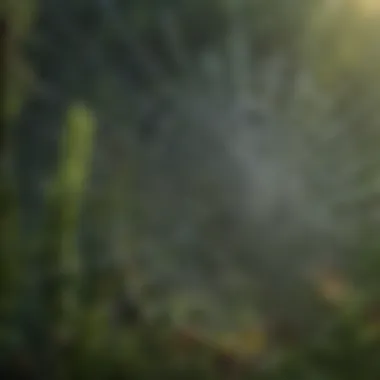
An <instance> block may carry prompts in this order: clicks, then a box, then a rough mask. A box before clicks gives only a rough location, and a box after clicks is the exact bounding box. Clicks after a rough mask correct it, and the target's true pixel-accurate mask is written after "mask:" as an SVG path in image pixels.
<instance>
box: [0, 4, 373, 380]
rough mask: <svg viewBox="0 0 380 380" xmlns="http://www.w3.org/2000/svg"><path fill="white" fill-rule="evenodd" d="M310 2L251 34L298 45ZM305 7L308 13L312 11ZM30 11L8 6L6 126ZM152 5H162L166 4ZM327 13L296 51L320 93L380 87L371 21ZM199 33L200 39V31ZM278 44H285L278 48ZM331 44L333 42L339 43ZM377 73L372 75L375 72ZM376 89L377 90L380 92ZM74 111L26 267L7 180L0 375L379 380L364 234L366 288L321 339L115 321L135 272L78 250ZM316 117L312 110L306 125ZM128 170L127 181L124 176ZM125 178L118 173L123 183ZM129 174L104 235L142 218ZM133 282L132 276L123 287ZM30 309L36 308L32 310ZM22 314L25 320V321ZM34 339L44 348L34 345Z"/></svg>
mask: <svg viewBox="0 0 380 380" xmlns="http://www.w3.org/2000/svg"><path fill="white" fill-rule="evenodd" d="M16 3H17V5H16ZM139 3H140V7H139V8H136V9H137V10H136V12H135V13H134V20H133V22H135V23H136V24H137V26H136V28H137V29H141V30H143V31H144V32H145V31H146V30H147V29H150V28H149V27H150V23H151V19H152V12H153V11H151V10H150V8H149V6H151V5H152V3H151V2H147V3H148V5H149V6H148V5H147V4H145V2H144V4H143V2H139ZM202 3H203V2H202ZM206 3H207V4H206V5H208V6H209V7H210V9H212V10H213V11H215V8H216V7H217V6H220V7H221V6H222V3H221V2H214V1H213V2H211V1H208V2H206ZM305 3H306V1H286V2H285V1H284V2H281V7H278V8H277V5H278V3H277V2H276V1H255V2H252V14H253V16H252V17H253V19H254V20H255V22H253V23H252V24H253V25H252V29H253V31H252V33H257V40H260V39H262V40H263V41H271V40H275V42H276V44H275V45H276V46H275V47H273V48H274V49H277V48H279V46H278V45H281V44H284V45H286V44H290V45H292V46H294V42H293V43H290V42H289V40H292V41H293V40H294V38H295V37H294V34H297V33H298V32H297V30H296V31H295V30H294V29H293V30H292V31H289V28H290V26H292V27H294V28H295V29H296V28H297V27H296V26H295V21H296V20H300V19H302V17H303V16H304V15H305V12H309V11H310V9H309V8H308V9H307V10H305V9H303V10H302V11H301V10H300V9H299V7H300V5H301V4H305ZM307 3H308V4H307V5H308V6H309V7H310V8H312V5H313V4H314V2H311V1H310V2H307ZM188 4H190V3H188ZM192 4H193V7H194V8H191V7H190V6H189V5H188V8H186V12H188V15H189V16H188V17H189V18H190V19H192V17H194V16H193V15H194V14H195V15H196V17H200V18H202V21H204V22H202V28H207V22H208V21H209V20H210V19H209V17H210V16H209V15H208V13H207V12H205V13H206V14H207V15H208V16H207V17H205V20H203V16H202V17H201V16H200V12H199V11H198V8H197V7H200V6H201V2H193V3H192ZM223 4H224V3H223ZM33 5H34V2H32V1H30V2H26V1H24V2H16V1H14V2H12V10H13V11H12V12H13V13H11V15H12V16H10V17H11V24H12V26H13V28H14V30H15V32H14V34H13V32H12V35H14V36H15V37H14V38H13V37H12V43H11V45H12V46H11V52H9V56H10V60H11V61H12V62H15V61H17V62H18V64H15V65H11V66H12V70H11V71H12V72H13V74H12V75H10V77H11V78H12V79H10V80H9V83H8V87H7V100H6V102H7V103H6V104H7V106H6V110H7V120H8V119H9V120H11V119H12V118H13V117H16V116H18V114H19V113H20V112H22V107H21V105H22V104H23V100H24V98H25V97H26V90H25V82H23V81H22V80H21V77H23V75H22V74H21V73H27V72H28V70H27V68H26V67H25V65H24V64H23V63H21V58H20V56H19V55H18V54H16V53H15V51H17V48H16V46H18V43H19V39H21V36H24V35H25V33H26V31H27V30H28V25H29V22H30V20H31V19H32V18H33V17H32V16H31V15H32V14H33V13H32V9H33ZM155 5H156V6H158V2H157V3H155ZM305 7H306V5H305ZM296 9H297V12H296V11H295V10H296ZM298 12H299V13H300V14H298ZM322 14H324V13H323V12H322V10H321V13H318V14H316V13H314V15H315V20H314V21H315V24H313V25H312V27H311V28H310V30H311V32H310V34H308V35H307V36H303V37H305V40H304V41H302V43H303V44H304V45H302V48H300V50H301V51H302V53H303V54H305V56H306V58H305V60H306V61H309V63H310V67H311V69H312V70H314V72H315V77H316V78H317V81H319V83H320V84H321V87H325V88H329V89H331V92H333V93H335V91H336V92H337V93H338V92H339V91H340V89H341V88H342V87H343V82H344V81H345V78H346V77H345V76H343V71H344V73H345V74H346V75H348V74H351V73H354V74H355V75H357V76H360V77H361V78H364V79H363V81H368V80H369V79H371V78H373V71H370V72H368V70H369V69H368V65H366V64H365V65H364V66H363V63H368V62H367V61H368V60H370V58H369V57H370V55H369V54H370V53H373V51H372V50H371V48H370V47H368V46H365V43H364V42H363V41H367V40H366V39H365V35H366V34H365V33H366V29H365V28H366V27H365V25H363V21H360V22H358V24H359V25H357V24H355V25H354V26H353V24H352V23H348V22H347V20H348V19H350V17H353V15H352V14H339V15H338V16H339V17H338V18H342V19H343V21H339V22H338V20H337V18H332V19H330V20H326V18H323V17H322V16H321V15H322ZM264 16H265V17H264ZM274 16H276V17H274ZM126 18H128V17H127V16H126ZM214 21H215V20H214ZM189 24H191V23H189ZM194 24H195V23H194ZM273 24H275V27H274V26H273ZM297 25H298V24H297ZM348 25H349V26H348ZM322 29H323V31H324V33H322V32H321V30H322ZM202 30H203V29H202ZM285 31H286V33H285ZM358 31H359V32H358ZM192 32H193V33H194V36H195V35H197V32H199V31H197V30H192ZM285 34H286V36H285ZM279 35H282V37H283V39H281V38H278V39H277V37H278V36H279ZM331 35H334V38H333V39H331V38H330V37H331ZM195 39H196V38H195V37H194V40H195ZM295 39H296V40H297V41H298V39H297V38H295ZM317 40H318V41H317ZM372 42H373V41H372ZM258 45H260V43H258ZM268 45H270V44H269V43H268ZM305 45H306V48H305ZM315 46H320V47H319V49H317V48H315ZM371 46H373V45H371ZM327 52H328V53H327ZM13 55H14V56H13ZM16 56H17V57H16ZM371 63H372V64H373V61H371ZM373 66H374V65H373ZM343 69H344V70H343ZM342 70H343V71H342ZM371 70H374V69H373V67H372V66H371ZM347 73H348V74H347ZM363 73H365V75H364V74H363ZM25 75H26V76H28V75H27V74H25ZM21 82H22V83H23V84H21ZM375 86H376V89H377V91H378V88H380V84H379V83H376V84H375ZM377 95H378V93H377ZM376 99H378V98H376ZM112 102H113V101H112ZM112 102H111V103H112ZM115 107H116V105H115ZM66 111H67V112H66V115H67V118H66V120H65V122H64V125H63V133H62V136H61V138H60V160H59V165H58V167H57V168H56V173H55V175H54V178H53V180H52V182H51V186H49V188H48V191H47V194H46V209H47V211H46V219H45V225H44V230H43V231H41V236H39V237H38V242H39V244H38V245H37V248H36V249H33V251H34V252H33V255H31V256H32V257H29V256H28V257H26V256H27V252H28V253H30V251H31V249H30V247H25V242H23V241H20V235H19V231H18V227H19V226H18V213H19V200H18V197H17V194H18V191H17V189H15V186H14V183H13V181H12V178H11V176H8V172H7V171H5V170H2V172H1V173H0V174H1V182H0V318H1V319H0V323H1V326H0V370H1V371H3V372H4V373H5V376H10V375H9V374H10V373H14V371H15V370H16V367H17V370H18V371H24V373H23V375H24V378H32V376H35V377H36V378H46V379H53V380H55V379H87V378H88V379H94V380H96V379H99V380H102V379H127V378H133V379H137V380H138V379H152V378H156V377H157V378H160V377H162V378H166V379H232V378H233V379H238V378H239V379H243V378H247V379H252V378H255V379H256V378H257V379H263V380H264V379H273V380H275V379H277V380H288V379H292V380H296V379H300V380H301V379H310V380H319V379H321V380H330V379H331V380H339V379H342V380H343V379H345V380H349V379H353V380H354V379H355V380H357V379H363V380H372V379H374V380H375V379H379V378H380V364H379V360H378V358H379V357H380V315H379V311H378V310H377V308H378V304H377V303H378V299H379V294H378V288H379V286H378V285H379V282H378V278H377V277H378V274H379V273H380V263H379V255H378V252H379V248H378V244H372V241H373V240H374V239H373V235H371V236H368V237H367V241H363V246H362V247H360V249H361V251H360V254H362V255H363V270H361V272H360V273H361V274H360V276H359V275H358V282H359V283H361V284H363V283H365V286H363V287H362V288H360V289H359V287H356V283H355V284H350V283H349V284H346V285H347V291H346V292H343V293H344V296H343V297H341V296H340V295H339V294H340V293H339V292H338V293H339V294H338V298H339V297H341V298H339V299H338V300H337V301H338V302H335V301H336V297H335V296H334V297H335V298H334V297H333V298H334V300H333V301H334V302H332V303H333V304H334V305H328V306H329V310H328V312H327V313H326V318H327V319H328V321H329V323H328V324H327V326H326V328H325V330H324V331H321V332H320V335H318V336H317V337H316V339H315V340H313V341H305V340H304V339H302V337H301V339H298V340H297V341H296V342H292V343H291V344H280V342H278V339H277V338H278V337H277V336H276V334H273V336H272V335H271V332H270V331H267V330H266V327H265V323H263V325H260V324H257V323H256V321H255V323H253V322H252V326H250V325H249V324H248V327H247V328H244V329H243V328H242V331H237V332H236V331H233V332H231V333H229V334H227V333H224V332H223V333H220V336H219V337H217V338H215V336H213V337H212V338H210V339H206V338H205V337H204V336H202V337H197V336H196V334H194V332H193V331H190V332H186V331H185V332H183V331H182V330H181V331H177V329H176V328H175V327H170V326H169V327H168V326H166V325H165V324H164V323H162V324H161V323H159V322H157V323H151V322H147V321H146V320H145V318H144V316H143V315H142V316H141V317H139V318H138V321H134V322H133V323H132V322H123V321H119V320H118V318H117V316H116V317H115V315H114V314H117V312H114V309H115V308H116V307H115V305H116V306H117V303H118V301H119V300H118V297H119V293H120V291H121V290H122V291H124V290H125V289H124V287H125V286H126V284H127V285H130V286H132V284H133V282H134V278H132V276H133V275H134V274H133V273H132V272H133V271H132V270H131V269H130V268H129V267H128V268H112V269H111V270H110V271H111V273H108V274H104V275H101V276H93V277H91V275H92V273H89V269H88V268H87V267H85V265H84V257H83V254H82V252H81V247H80V245H79V243H78V235H79V233H80V228H81V221H82V219H81V218H82V210H83V203H84V198H86V194H85V193H86V186H87V182H88V180H89V178H90V176H91V160H92V158H93V154H94V145H95V136H96V127H97V126H96V124H97V120H96V117H95V114H94V110H93V109H91V107H90V106H87V105H84V103H82V102H76V100H75V99H70V104H69V106H68V109H67V110H66ZM310 115H311V114H310V113H309V112H305V117H306V118H307V117H311V116H310ZM0 153H1V154H2V153H3V152H0ZM121 170H124V171H125V166H123V167H122V169H121ZM121 170H119V171H116V173H117V174H118V175H119V176H120V173H121ZM129 174H130V175H132V173H131V172H127V173H126V174H125V173H123V175H124V176H125V177H127V178H119V177H118V175H116V176H115V177H114V181H115V182H114V183H111V185H110V186H109V187H110V189H109V192H110V195H109V198H111V199H104V200H102V201H103V203H104V205H105V206H104V208H105V210H103V211H104V212H101V211H99V210H96V211H99V212H98V214H96V213H95V211H94V210H92V211H94V215H95V216H96V217H97V218H98V219H102V220H100V221H99V224H100V226H101V227H102V226H104V225H105V224H106V223H104V220H106V221H107V222H108V221H109V220H110V219H111V217H109V216H108V213H111V214H112V215H117V216H119V214H124V213H125V212H127V213H130V214H129V215H127V218H128V217H129V218H132V217H137V216H136V215H135V208H134V205H133V204H132V202H133V199H132V198H133V197H131V199H129V198H128V202H130V204H128V205H127V206H126V207H124V206H123V207H121V206H120V204H121V202H122V200H123V199H125V198H124V197H123V196H124V194H120V193H121V192H123V191H124V190H125V189H130V188H129V186H130V184H129V183H127V184H126V183H125V182H128V175H129ZM120 177H122V176H120ZM372 177H373V176H372V175H371V178H372ZM92 206H94V204H92ZM99 208H100V207H99ZM120 210H122V211H120ZM118 212H119V214H118ZM103 219H104V220H103ZM101 227H100V228H99V229H101ZM376 232H377V231H375V232H372V233H373V234H376ZM121 235H122V236H118V237H115V236H113V243H115V241H116V240H117V239H119V238H120V241H119V240H117V241H116V243H119V244H120V245H121V246H122V249H123V252H122V253H123V254H124V255H125V256H128V258H130V257H131V256H132V255H133V252H132V251H133V249H134V244H133V242H134V238H135V236H134V235H133V232H131V231H124V232H122V233H121ZM370 243H371V244H370ZM131 261H132V260H131ZM128 263H129V261H128ZM27 265H30V266H31V267H33V268H34V267H35V266H37V267H38V273H39V279H38V280H39V281H38V285H37V288H38V289H37V291H36V292H35V293H36V294H35V293H33V292H32V293H33V295H34V297H35V298H34V299H33V300H26V299H25V297H26V296H25V294H29V293H27V292H25V288H26V287H27V284H25V282H26V278H27V274H28V272H29V271H32V270H33V268H32V269H30V268H29V267H28V266H27ZM132 269H133V268H132ZM125 274H127V275H128V276H130V277H129V278H127V279H125V278H124V276H125ZM138 275H139V274H137V275H136V277H138ZM89 278H91V281H90V280H89ZM136 281H137V282H138V278H137V280H136ZM89 283H90V284H89ZM88 287H90V288H91V290H92V292H90V293H91V297H89V296H88V295H87V293H86V292H85V289H87V288H88ZM322 292H324V294H323V295H324V296H325V298H330V299H331V297H327V296H326V292H327V293H328V290H327V291H326V292H325V291H322ZM28 301H29V302H30V303H32V304H33V310H32V308H31V310H29V309H28V305H29V303H28ZM198 301H199V300H198ZM189 302H192V301H191V299H190V298H189V299H187V298H186V299H184V298H183V297H181V298H179V299H178V297H177V298H176V299H175V300H174V301H173V304H175V306H173V308H174V309H175V310H177V311H178V313H180V312H181V311H182V309H186V307H187V306H188V303H189ZM25 305H26V306H25ZM138 306H139V305H138ZM25 308H27V309H28V310H27V311H26V312H23V311H22V310H24V309H25ZM25 314H27V315H26V316H25ZM33 318H34V319H36V320H37V322H36V323H34V324H33V323H32V322H31V320H33ZM242 319H243V318H242ZM242 324H243V322H242ZM28 330H33V331H28ZM34 335H36V336H37V338H38V339H32V338H30V336H34ZM194 335H195V336H194ZM36 342H37V343H36ZM20 368H21V369H20ZM6 371H8V372H6ZM37 374H38V376H37ZM4 378H7V377H4ZM8 378H9V377H8Z"/></svg>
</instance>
